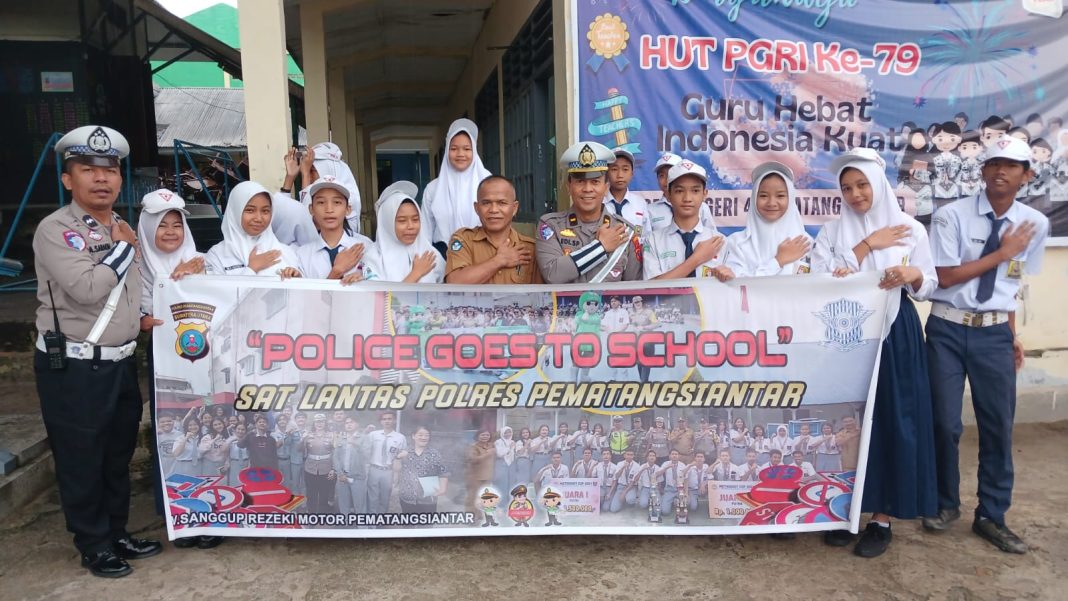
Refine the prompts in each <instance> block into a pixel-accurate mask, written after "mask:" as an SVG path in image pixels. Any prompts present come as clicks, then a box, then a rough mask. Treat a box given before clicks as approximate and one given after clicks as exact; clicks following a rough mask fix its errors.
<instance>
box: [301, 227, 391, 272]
mask: <svg viewBox="0 0 1068 601" xmlns="http://www.w3.org/2000/svg"><path fill="white" fill-rule="evenodd" d="M356 244H362V245H363V258H361V259H360V262H359V263H357V264H356V266H355V267H353V268H352V269H350V270H348V271H347V272H345V275H349V274H351V273H362V274H363V279H365V280H376V279H378V272H379V271H380V270H381V268H380V267H379V265H380V264H381V260H380V259H379V257H378V247H377V246H375V243H374V242H372V241H371V239H370V238H368V237H367V236H362V235H360V234H342V235H341V240H339V241H338V243H337V246H338V250H339V251H342V250H345V249H346V248H350V247H352V246H354V245H356ZM329 248H330V245H329V244H327V243H326V240H323V238H322V236H318V240H316V241H314V242H312V243H310V244H304V245H302V246H301V247H300V248H298V249H297V259H298V260H299V261H300V272H301V274H303V275H304V277H305V278H312V279H320V280H321V279H326V277H327V276H329V275H330V270H331V269H333V267H334V265H333V263H331V262H330V252H329V250H328V249H329Z"/></svg>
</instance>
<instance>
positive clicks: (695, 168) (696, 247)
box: [644, 161, 727, 280]
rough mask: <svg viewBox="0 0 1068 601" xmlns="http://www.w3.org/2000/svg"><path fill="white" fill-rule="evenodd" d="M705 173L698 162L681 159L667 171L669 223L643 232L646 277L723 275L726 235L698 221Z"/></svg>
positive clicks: (669, 277)
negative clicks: (670, 213) (671, 217)
mask: <svg viewBox="0 0 1068 601" xmlns="http://www.w3.org/2000/svg"><path fill="white" fill-rule="evenodd" d="M707 181H708V175H707V174H706V173H705V170H704V168H703V167H701V166H700V165H697V164H695V163H693V162H690V161H681V162H680V163H679V164H678V165H675V166H674V167H672V168H671V170H670V171H669V172H668V201H669V202H670V203H671V207H672V212H673V215H674V217H673V219H672V222H671V225H669V226H668V227H666V228H662V229H658V230H655V231H653V232H652V233H650V234H648V235H647V236H646V248H645V253H644V255H645V259H644V261H645V262H644V271H645V279H647V280H653V279H678V278H692V277H724V278H725V277H726V275H727V274H726V272H724V271H723V270H722V264H723V259H724V255H725V253H724V252H723V250H724V243H725V241H726V239H725V238H724V237H723V236H721V235H720V234H719V232H717V231H716V228H715V226H714V225H711V224H705V223H702V221H701V214H700V208H701V206H702V205H703V204H704V200H705V193H706V183H707Z"/></svg>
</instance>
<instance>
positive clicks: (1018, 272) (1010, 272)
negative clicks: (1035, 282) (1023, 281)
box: [1005, 259, 1024, 280]
mask: <svg viewBox="0 0 1068 601" xmlns="http://www.w3.org/2000/svg"><path fill="white" fill-rule="evenodd" d="M1023 267H1024V262H1023V261H1017V260H1016V259H1013V260H1011V261H1009V266H1008V268H1007V269H1005V276H1006V277H1010V278H1012V279H1014V280H1018V279H1020V277H1021V276H1023Z"/></svg>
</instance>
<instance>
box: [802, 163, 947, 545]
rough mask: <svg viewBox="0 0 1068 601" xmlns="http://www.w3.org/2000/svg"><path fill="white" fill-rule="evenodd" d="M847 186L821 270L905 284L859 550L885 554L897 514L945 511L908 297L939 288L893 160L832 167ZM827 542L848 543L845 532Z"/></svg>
mask: <svg viewBox="0 0 1068 601" xmlns="http://www.w3.org/2000/svg"><path fill="white" fill-rule="evenodd" d="M831 170H832V172H833V173H835V174H836V175H837V177H838V184H839V187H840V188H841V191H842V200H843V203H842V216H841V218H840V219H838V220H837V221H832V222H831V223H829V224H827V225H826V226H824V228H823V230H822V231H821V232H820V234H819V236H818V237H817V239H816V251H815V254H814V257H813V271H823V272H827V271H831V272H833V273H834V274H835V275H836V276H843V275H846V274H849V273H852V272H854V271H878V272H879V273H881V274H882V276H883V277H882V281H881V282H880V284H879V287H880V288H882V289H884V290H894V289H896V288H900V289H901V292H900V293H895V294H893V295H892V298H893V299H894V300H895V301H897V306H895V307H892V314H891V315H890V317H889V318H890V320H892V325H891V326H890V328H889V332H888V333H887V335H886V338H885V339H884V340H883V343H882V344H883V347H882V355H881V357H882V358H881V361H880V363H879V378H878V381H877V384H876V389H875V403H874V408H873V411H872V427H871V440H870V442H869V447H868V449H869V450H868V467H867V474H866V476H865V480H864V496H863V501H862V506H861V511H865V512H872V518H871V521H870V522H869V523H868V526H867V528H866V529H865V530H864V533H863V534H862V535H861V537H860V540H859V541H858V542H857V544H856V546H855V547H854V548H853V552H854V553H855V554H856V555H859V556H861V557H877V556H879V555H881V554H882V553H883V552H885V551H886V548H887V546H889V544H890V540H891V531H890V518H891V516H894V517H897V518H900V519H914V518H917V517H921V516H933V515H935V514H936V513H937V512H938V504H937V490H938V489H937V486H936V480H935V477H936V476H935V451H934V419H933V416H932V409H931V405H932V403H931V390H930V385H929V380H928V373H927V347H926V345H925V344H924V340H923V330H922V326H921V324H920V318H919V316H918V315H917V313H916V308H915V307H914V306H913V304H912V302H910V301H909V299H908V296H912V297H913V298H916V299H917V300H926V299H927V297H928V296H929V295H930V294H931V292H932V291H933V290H934V289H935V287H936V286H937V284H938V276H937V274H936V272H935V268H934V261H933V260H932V258H931V250H930V246H929V243H928V240H927V232H926V230H924V228H923V226H922V225H920V223H919V222H917V221H916V220H915V219H913V218H911V217H909V216H908V215H906V214H905V213H904V212H903V211H902V210H901V209H900V207H899V206H898V203H897V197H896V196H895V195H894V192H893V188H892V187H891V185H890V182H889V181H887V179H886V164H885V163H884V162H883V160H882V157H880V156H879V154H878V153H877V152H875V151H874V150H871V149H868V148H862V149H856V150H852V151H850V152H847V153H845V154H843V155H842V156H839V157H838V158H836V159H835V160H834V162H833V163H832V164H831ZM824 540H825V541H826V542H827V543H828V544H831V545H834V546H844V545H847V544H849V541H850V540H852V536H851V535H849V534H848V533H847V532H846V531H844V530H840V531H833V532H829V533H827V534H826V535H825V537H824Z"/></svg>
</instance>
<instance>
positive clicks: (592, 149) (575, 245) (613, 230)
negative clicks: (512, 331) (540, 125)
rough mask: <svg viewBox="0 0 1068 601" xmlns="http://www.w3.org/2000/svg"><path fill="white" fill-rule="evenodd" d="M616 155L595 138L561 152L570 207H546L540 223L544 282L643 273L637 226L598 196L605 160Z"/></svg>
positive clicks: (602, 192) (612, 279)
mask: <svg viewBox="0 0 1068 601" xmlns="http://www.w3.org/2000/svg"><path fill="white" fill-rule="evenodd" d="M615 160H616V155H615V153H614V152H612V151H611V150H609V149H608V148H607V147H605V146H604V145H602V144H598V143H596V142H579V143H578V144H575V145H574V146H572V147H570V148H568V149H567V151H566V152H564V154H563V156H562V157H561V158H560V166H561V168H562V169H564V170H565V171H567V188H568V193H569V194H570V196H571V210H570V211H563V212H559V213H549V214H547V215H544V216H542V218H541V221H540V222H539V223H538V232H537V238H538V239H537V241H536V248H537V258H538V267H539V268H540V270H541V275H542V277H543V278H544V279H545V281H546V282H547V283H549V284H566V283H571V282H618V281H624V280H626V281H631V280H640V279H642V263H641V242H640V240H639V236H640V232H639V231H637V230H636V229H635V228H634V227H633V226H632V225H631V224H629V223H628V222H627V221H626V220H625V219H623V218H622V217H620V216H619V215H615V214H614V213H612V212H611V211H607V210H605V208H604V204H603V202H602V201H603V200H604V197H605V193H606V192H607V190H608V176H607V173H608V165H609V163H611V162H613V161H615Z"/></svg>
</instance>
